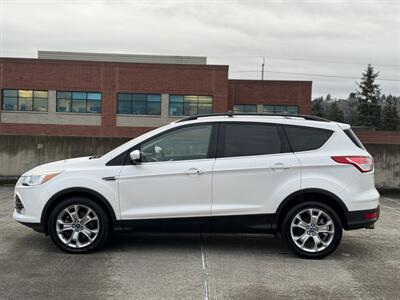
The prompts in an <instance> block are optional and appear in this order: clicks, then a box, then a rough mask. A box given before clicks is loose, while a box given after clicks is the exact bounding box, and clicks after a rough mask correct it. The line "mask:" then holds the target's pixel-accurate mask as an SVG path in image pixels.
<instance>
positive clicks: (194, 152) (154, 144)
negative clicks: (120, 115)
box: [140, 125, 212, 162]
mask: <svg viewBox="0 0 400 300" xmlns="http://www.w3.org/2000/svg"><path fill="white" fill-rule="evenodd" d="M211 131H212V125H196V126H191V127H184V128H180V129H176V130H174V131H171V132H168V133H165V134H163V135H161V136H159V137H156V138H155V139H152V140H150V141H148V142H146V143H144V144H143V145H142V146H141V147H140V151H141V154H142V161H143V162H159V161H179V160H192V159H204V158H207V157H208V148H209V144H210V138H211Z"/></svg>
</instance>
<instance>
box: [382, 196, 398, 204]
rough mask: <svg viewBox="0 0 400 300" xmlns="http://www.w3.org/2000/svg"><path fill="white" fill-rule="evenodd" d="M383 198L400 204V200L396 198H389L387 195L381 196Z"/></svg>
mask: <svg viewBox="0 0 400 300" xmlns="http://www.w3.org/2000/svg"><path fill="white" fill-rule="evenodd" d="M381 198H383V199H385V200H389V201H390V202H394V203H397V204H400V201H396V200H394V199H391V198H388V197H385V196H383V197H381Z"/></svg>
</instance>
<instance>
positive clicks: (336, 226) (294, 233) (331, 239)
mask: <svg viewBox="0 0 400 300" xmlns="http://www.w3.org/2000/svg"><path fill="white" fill-rule="evenodd" d="M342 231H343V229H342V224H341V222H340V219H339V217H338V215H337V213H336V212H335V211H334V210H333V209H332V208H331V207H329V206H328V205H325V204H323V203H318V202H304V203H301V204H299V205H296V206H295V207H293V208H292V209H291V210H290V211H289V212H288V213H287V215H286V216H285V218H284V220H283V223H282V236H283V237H284V238H285V240H286V242H287V244H288V245H289V248H290V249H291V250H293V251H294V253H296V254H297V255H299V256H301V257H304V258H323V257H325V256H327V255H329V254H331V253H332V252H333V251H334V250H335V249H336V248H337V247H338V245H339V243H340V240H341V238H342Z"/></svg>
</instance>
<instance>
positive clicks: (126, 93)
mask: <svg viewBox="0 0 400 300" xmlns="http://www.w3.org/2000/svg"><path fill="white" fill-rule="evenodd" d="M120 94H125V95H129V96H130V100H121V101H123V102H129V103H130V112H129V113H119V112H118V101H119V99H118V96H119V95H120ZM133 95H145V96H146V101H134V100H133ZM149 96H160V101H159V102H158V101H149V100H148V98H149ZM135 102H144V103H145V107H146V113H145V114H135V113H133V107H134V103H135ZM149 102H150V103H156V102H158V103H159V105H160V113H159V114H156V115H155V114H149V113H148V111H149V105H148V104H149ZM161 110H162V94H160V93H138V92H118V93H117V107H116V115H129V116H161Z"/></svg>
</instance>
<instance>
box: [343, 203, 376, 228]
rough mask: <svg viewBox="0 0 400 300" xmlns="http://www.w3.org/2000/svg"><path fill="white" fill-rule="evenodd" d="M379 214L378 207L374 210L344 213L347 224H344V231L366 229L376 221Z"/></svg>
mask: <svg viewBox="0 0 400 300" xmlns="http://www.w3.org/2000/svg"><path fill="white" fill-rule="evenodd" d="M379 214H380V207H379V205H378V207H377V208H375V209H368V210H356V211H349V212H347V213H346V220H347V224H345V226H344V229H345V230H353V229H360V228H368V227H370V226H371V225H372V224H374V223H375V222H376V221H378V219H379Z"/></svg>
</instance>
